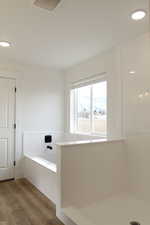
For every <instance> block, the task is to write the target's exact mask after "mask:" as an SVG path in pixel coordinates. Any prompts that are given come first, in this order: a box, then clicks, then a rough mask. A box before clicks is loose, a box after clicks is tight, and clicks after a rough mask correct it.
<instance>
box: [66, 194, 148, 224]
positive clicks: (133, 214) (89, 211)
mask: <svg viewBox="0 0 150 225" xmlns="http://www.w3.org/2000/svg"><path fill="white" fill-rule="evenodd" d="M63 212H64V213H65V214H66V216H68V217H70V219H72V221H74V222H75V223H76V224H77V225H129V224H130V222H131V221H137V222H139V223H140V224H141V225H150V204H149V203H146V202H145V201H142V200H138V199H137V198H135V197H134V196H132V195H129V194H121V195H118V196H115V197H112V198H109V199H107V200H105V201H102V202H101V203H99V204H93V205H90V206H87V207H84V208H77V207H69V208H65V209H63Z"/></svg>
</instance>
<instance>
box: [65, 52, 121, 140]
mask: <svg viewBox="0 0 150 225" xmlns="http://www.w3.org/2000/svg"><path fill="white" fill-rule="evenodd" d="M119 64H120V52H119V49H118V48H116V49H115V48H114V49H112V50H111V51H108V52H105V53H103V54H101V55H98V56H97V57H95V58H92V59H90V60H88V61H86V62H84V63H81V64H79V65H77V66H74V67H73V68H70V69H69V70H67V71H66V105H67V108H66V114H65V115H66V120H67V121H68V124H67V131H69V121H70V119H69V107H70V106H69V88H70V85H71V83H72V82H75V81H78V80H80V79H83V78H86V77H89V76H92V75H96V74H101V73H104V72H105V73H106V78H107V81H108V133H109V135H110V136H113V137H118V136H121V135H122V130H121V123H122V121H121V114H122V113H121V100H122V99H121V95H120V93H121V91H120V90H121V78H120V73H119V71H120V68H119V66H118V65H119Z"/></svg>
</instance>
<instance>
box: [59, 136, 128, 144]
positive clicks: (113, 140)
mask: <svg viewBox="0 0 150 225" xmlns="http://www.w3.org/2000/svg"><path fill="white" fill-rule="evenodd" d="M122 141H124V139H123V138H118V139H117V138H116V139H107V138H101V139H91V140H82V141H66V142H60V143H56V144H57V145H58V146H74V145H84V144H97V143H110V142H122Z"/></svg>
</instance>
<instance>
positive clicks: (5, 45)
mask: <svg viewBox="0 0 150 225" xmlns="http://www.w3.org/2000/svg"><path fill="white" fill-rule="evenodd" d="M0 47H10V43H9V42H8V41H0Z"/></svg>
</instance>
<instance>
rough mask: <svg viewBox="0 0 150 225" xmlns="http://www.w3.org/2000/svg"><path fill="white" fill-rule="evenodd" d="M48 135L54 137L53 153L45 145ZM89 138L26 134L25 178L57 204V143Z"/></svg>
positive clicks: (42, 133)
mask: <svg viewBox="0 0 150 225" xmlns="http://www.w3.org/2000/svg"><path fill="white" fill-rule="evenodd" d="M47 134H50V135H52V137H53V138H52V143H51V144H50V146H52V147H53V150H52V151H51V150H49V149H47V148H46V144H45V143H44V137H45V135H47ZM87 137H88V138H89V136H79V135H68V134H64V133H59V132H54V133H49V132H48V131H47V132H46V131H45V132H25V133H24V135H23V148H24V156H25V157H24V176H25V178H26V179H28V180H29V181H30V182H31V183H32V184H33V185H34V186H36V187H37V188H38V189H39V190H40V191H41V192H42V193H43V194H45V195H46V196H47V197H48V198H49V199H50V200H51V201H52V202H54V203H55V204H56V199H57V193H56V192H57V189H58V187H57V182H56V179H57V166H56V143H57V142H61V141H68V140H70V141H74V140H77V139H80V140H84V139H87ZM91 138H92V139H93V138H94V137H91ZM95 138H98V137H95Z"/></svg>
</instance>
